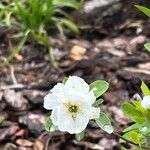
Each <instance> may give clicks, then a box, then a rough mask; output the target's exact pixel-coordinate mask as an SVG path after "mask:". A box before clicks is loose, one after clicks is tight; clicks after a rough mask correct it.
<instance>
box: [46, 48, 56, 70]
mask: <svg viewBox="0 0 150 150" xmlns="http://www.w3.org/2000/svg"><path fill="white" fill-rule="evenodd" d="M48 52H49V58H50V62H51V63H52V65H53V66H54V67H55V68H58V63H57V61H56V59H55V56H54V53H53V48H52V47H49V48H48Z"/></svg>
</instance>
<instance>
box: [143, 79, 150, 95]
mask: <svg viewBox="0 0 150 150" xmlns="http://www.w3.org/2000/svg"><path fill="white" fill-rule="evenodd" d="M141 90H142V92H143V94H144V95H150V90H149V88H148V86H147V85H146V84H145V83H144V82H143V81H142V84H141Z"/></svg>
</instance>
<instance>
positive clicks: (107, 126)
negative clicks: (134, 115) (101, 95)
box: [96, 112, 113, 134]
mask: <svg viewBox="0 0 150 150" xmlns="http://www.w3.org/2000/svg"><path fill="white" fill-rule="evenodd" d="M96 123H97V125H98V126H99V127H100V128H101V129H103V130H104V131H106V132H107V133H109V134H111V133H112V132H113V128H112V125H111V122H110V120H109V118H108V116H107V115H106V114H105V113H103V112H100V116H99V118H98V119H96Z"/></svg>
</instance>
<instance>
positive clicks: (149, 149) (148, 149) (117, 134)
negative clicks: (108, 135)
mask: <svg viewBox="0 0 150 150" xmlns="http://www.w3.org/2000/svg"><path fill="white" fill-rule="evenodd" d="M113 135H115V136H117V137H119V138H120V139H122V140H124V141H126V142H127V143H129V144H131V145H134V146H138V147H139V145H138V144H136V143H134V142H132V141H129V140H128V139H126V138H124V137H122V136H121V135H120V134H119V133H117V132H116V133H113ZM140 147H141V148H143V149H145V150H150V147H145V146H140Z"/></svg>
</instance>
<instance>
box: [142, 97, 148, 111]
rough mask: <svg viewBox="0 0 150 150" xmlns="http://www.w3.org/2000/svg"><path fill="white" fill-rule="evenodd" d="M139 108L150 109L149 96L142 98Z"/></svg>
mask: <svg viewBox="0 0 150 150" xmlns="http://www.w3.org/2000/svg"><path fill="white" fill-rule="evenodd" d="M141 106H142V107H143V108H145V109H150V95H148V96H144V97H143V100H142V102H141Z"/></svg>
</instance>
